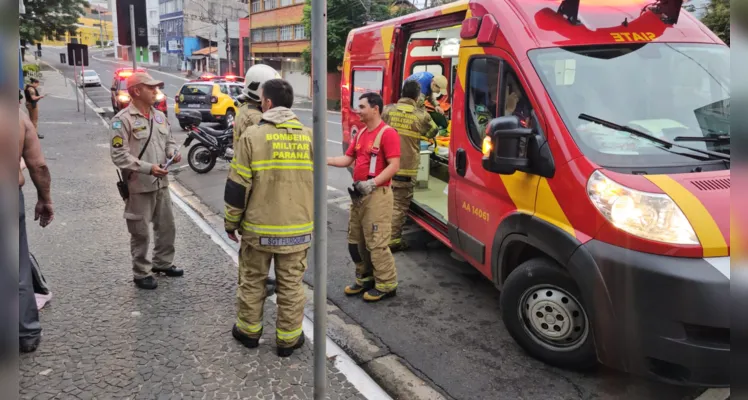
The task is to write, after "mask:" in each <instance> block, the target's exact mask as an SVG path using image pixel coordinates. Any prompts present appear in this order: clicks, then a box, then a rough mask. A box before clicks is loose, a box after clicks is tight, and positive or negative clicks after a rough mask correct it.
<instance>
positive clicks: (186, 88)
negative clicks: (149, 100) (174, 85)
mask: <svg viewBox="0 0 748 400" xmlns="http://www.w3.org/2000/svg"><path fill="white" fill-rule="evenodd" d="M243 88H244V86H243V84H241V83H237V82H232V81H228V80H204V79H198V80H193V81H189V82H186V83H185V84H184V85H182V87H181V88H180V89H179V92H177V95H176V96H175V97H174V102H175V104H174V114H176V116H177V120H179V126H181V127H182V129H186V126H187V124H186V120H184V118H183V117H182V116H181V115H180V112H179V110H180V109H181V110H195V111H199V112H200V115H201V116H202V118H203V122H218V123H220V124H221V127H222V128H223V129H228V128H229V127H230V126H232V124H233V122H234V117H236V112H237V109H236V106H235V105H234V99H235V98H236V97H237V96H239V95H240V94H241V92H242V89H243Z"/></svg>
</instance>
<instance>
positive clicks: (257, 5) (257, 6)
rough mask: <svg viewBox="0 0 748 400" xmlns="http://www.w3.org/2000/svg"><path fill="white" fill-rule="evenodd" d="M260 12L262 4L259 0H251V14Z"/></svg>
mask: <svg viewBox="0 0 748 400" xmlns="http://www.w3.org/2000/svg"><path fill="white" fill-rule="evenodd" d="M260 11H262V3H260V0H252V12H253V13H257V12H260Z"/></svg>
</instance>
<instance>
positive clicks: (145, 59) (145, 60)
mask: <svg viewBox="0 0 748 400" xmlns="http://www.w3.org/2000/svg"><path fill="white" fill-rule="evenodd" d="M145 7H146V21H147V22H146V23H147V25H148V47H138V48H137V49H136V52H135V61H137V62H138V63H142V64H150V65H157V64H158V63H159V57H160V49H159V40H158V35H159V30H158V24H159V15H158V9H159V0H146V3H145ZM109 9H110V10H111V13H112V29H113V31H114V39H113V40H114V47H115V56H116V57H117V58H119V59H122V60H129V59H130V54H129V53H130V51H129V46H122V45H121V44H120V43H119V37H118V35H117V0H110V2H109Z"/></svg>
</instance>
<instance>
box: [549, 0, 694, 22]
mask: <svg viewBox="0 0 748 400" xmlns="http://www.w3.org/2000/svg"><path fill="white" fill-rule="evenodd" d="M580 2H581V0H562V1H561V5H560V6H559V7H558V11H557V12H558V13H559V14H561V15H563V16H564V17H566V19H568V20H569V22H570V23H572V24H574V25H576V24H578V23H579V3H580ZM682 7H683V0H655V1H654V2H653V3H650V4H647V5H646V6H644V8H643V9H642V14H643V13H645V12H646V11H647V10H650V11H652V12H653V13H655V14H659V15H660V19H662V22H664V23H666V24H668V25H674V24H676V23H678V17H680V12H681V9H682Z"/></svg>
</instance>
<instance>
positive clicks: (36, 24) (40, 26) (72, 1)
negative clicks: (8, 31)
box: [18, 0, 89, 43]
mask: <svg viewBox="0 0 748 400" xmlns="http://www.w3.org/2000/svg"><path fill="white" fill-rule="evenodd" d="M24 5H25V6H26V13H25V14H21V15H19V21H18V24H19V31H20V36H21V39H25V40H26V41H27V42H29V43H38V42H41V41H42V40H44V38H45V37H48V38H50V39H57V40H62V38H64V36H65V33H66V32H69V33H70V34H75V31H76V29H77V28H76V26H75V24H76V23H77V22H78V18H79V17H81V16H83V15H85V9H84V7H88V6H89V4H88V1H86V0H44V1H25V2H24Z"/></svg>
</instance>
